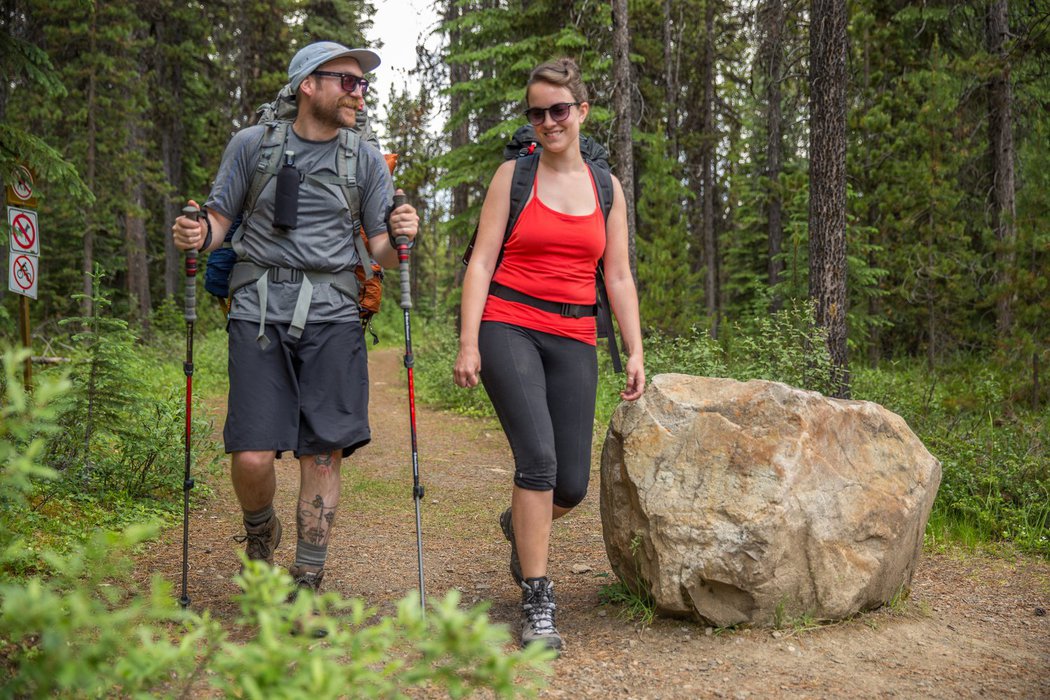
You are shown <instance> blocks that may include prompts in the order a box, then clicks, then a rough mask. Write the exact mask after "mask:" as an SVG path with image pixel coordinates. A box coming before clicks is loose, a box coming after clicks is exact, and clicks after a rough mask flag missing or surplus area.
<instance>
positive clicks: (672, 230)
mask: <svg viewBox="0 0 1050 700" xmlns="http://www.w3.org/2000/svg"><path fill="white" fill-rule="evenodd" d="M637 139H638V142H639V143H640V145H641V148H640V150H639V153H640V155H641V157H642V163H643V166H642V167H644V168H645V172H646V173H647V175H648V177H647V179H646V187H645V188H644V189H643V190H642V191H641V196H640V197H639V199H638V237H637V248H638V299H639V304H640V307H641V308H640V316H641V319H642V322H643V324H644V325H645V327H646V328H649V329H652V330H659V331H662V332H665V333H669V334H674V333H678V332H683V331H685V330H687V329H688V327H689V324H690V322H691V321H690V319H694V318H695V317H696V310H697V308H698V307H699V306H700V304H701V302H702V298H701V294H700V291H701V288H702V283H701V280H700V277H699V275H698V274H696V273H695V272H693V271H692V270H691V269H690V266H689V242H690V241H689V227H688V225H687V220H688V214H689V209H690V207H693V206H695V204H696V202H695V197H694V196H693V195H692V194H691V193H690V192H688V191H687V190H686V189H685V186H684V184H683V182H682V177H681V167H680V166H679V164H678V163H677V162H676V161H675V160H674V159H672V158H670V157H669V154H668V150H669V148H668V144H667V141H666V138H665V137H664V136H663V135H661V134H639V135H638V137H637Z"/></svg>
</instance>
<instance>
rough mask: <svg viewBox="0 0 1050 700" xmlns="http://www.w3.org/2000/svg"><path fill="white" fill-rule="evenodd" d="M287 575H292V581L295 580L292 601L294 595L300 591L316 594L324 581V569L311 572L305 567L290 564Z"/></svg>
mask: <svg viewBox="0 0 1050 700" xmlns="http://www.w3.org/2000/svg"><path fill="white" fill-rule="evenodd" d="M288 573H290V574H291V575H292V579H294V580H295V589H294V590H293V591H292V599H293V600H294V599H295V594H296V593H298V592H299V591H302V590H307V589H309V590H311V591H313V592H314V593H318V592H320V590H321V581H323V580H324V569H317V570H316V571H311V570H310V569H307V568H306V567H305V566H299V565H298V564H292V566H291V567H290V568H289V569H288Z"/></svg>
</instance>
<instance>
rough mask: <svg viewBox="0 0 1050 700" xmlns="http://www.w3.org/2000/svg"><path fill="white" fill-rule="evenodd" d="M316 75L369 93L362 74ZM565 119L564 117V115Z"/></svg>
mask: <svg viewBox="0 0 1050 700" xmlns="http://www.w3.org/2000/svg"><path fill="white" fill-rule="evenodd" d="M313 74H314V75H320V76H327V77H329V78H339V87H341V88H343V90H346V91H347V92H350V93H352V92H353V91H354V90H356V89H357V86H358V85H360V86H361V96H362V97H364V96H365V95H367V94H368V78H362V77H361V76H360V75H354V74H353V73H333V72H332V71H327V70H315V71H314V72H313ZM562 118H563V119H564V117H562Z"/></svg>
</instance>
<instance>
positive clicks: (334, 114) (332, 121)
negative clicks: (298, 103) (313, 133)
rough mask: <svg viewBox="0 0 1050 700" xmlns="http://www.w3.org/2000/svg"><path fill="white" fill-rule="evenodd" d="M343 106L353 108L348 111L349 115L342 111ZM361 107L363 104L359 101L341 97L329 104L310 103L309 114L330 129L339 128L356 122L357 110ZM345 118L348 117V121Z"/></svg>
mask: <svg viewBox="0 0 1050 700" xmlns="http://www.w3.org/2000/svg"><path fill="white" fill-rule="evenodd" d="M343 107H350V108H351V109H352V110H353V111H352V112H350V116H349V117H347V116H346V114H345V113H344V112H343ZM363 107H364V105H362V104H361V103H360V102H359V101H357V100H354V99H353V98H347V97H343V98H340V99H339V100H338V101H337V102H336V103H335V104H334V105H331V106H328V105H321V104H317V103H314V104H312V105H311V106H310V116H312V117H313V118H314V120H316V121H317V122H318V123H320V124H321V125H322V126H326V127H328V128H331V129H339V128H342V127H344V126H354V125H355V124H356V123H357V110H360V109H362V108H363ZM347 119H349V122H348V121H347Z"/></svg>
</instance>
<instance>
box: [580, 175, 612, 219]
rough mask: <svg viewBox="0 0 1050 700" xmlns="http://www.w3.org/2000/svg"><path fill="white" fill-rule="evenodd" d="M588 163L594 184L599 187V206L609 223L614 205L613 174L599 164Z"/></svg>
mask: <svg viewBox="0 0 1050 700" xmlns="http://www.w3.org/2000/svg"><path fill="white" fill-rule="evenodd" d="M586 163H587V167H588V168H590V169H591V175H593V176H594V183H595V184H596V185H597V186H598V204H599V205H600V206H601V208H602V216H603V217H605V220H606V221H608V220H609V212H610V211H612V204H613V182H612V173H610V172H609V170H608V169H607V168H603V167H602V166H601V165H599V164H598V163H594V162H592V161H586Z"/></svg>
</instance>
